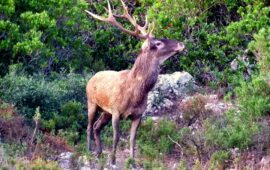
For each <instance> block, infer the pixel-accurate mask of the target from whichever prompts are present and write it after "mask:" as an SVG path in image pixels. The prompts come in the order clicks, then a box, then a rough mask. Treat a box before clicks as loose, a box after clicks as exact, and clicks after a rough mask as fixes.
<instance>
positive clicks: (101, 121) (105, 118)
mask: <svg viewBox="0 0 270 170" xmlns="http://www.w3.org/2000/svg"><path fill="white" fill-rule="evenodd" d="M111 119H112V115H111V114H109V113H107V112H102V113H101V116H100V117H99V118H98V120H97V121H96V122H95V124H94V137H95V142H96V150H97V155H98V156H100V154H101V153H102V143H101V139H100V132H101V130H102V129H103V127H104V126H106V125H107V124H108V122H109V121H110V120H111Z"/></svg>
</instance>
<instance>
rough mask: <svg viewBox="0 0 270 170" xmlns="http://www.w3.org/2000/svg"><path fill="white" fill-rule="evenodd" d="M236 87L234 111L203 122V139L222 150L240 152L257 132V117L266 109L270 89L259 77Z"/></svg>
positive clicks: (267, 110)
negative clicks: (236, 148) (204, 129)
mask: <svg viewBox="0 0 270 170" xmlns="http://www.w3.org/2000/svg"><path fill="white" fill-rule="evenodd" d="M240 84H241V86H239V87H237V88H236V96H237V102H238V104H239V107H238V108H237V110H230V111H228V112H226V113H224V117H221V118H220V117H219V118H212V119H211V118H210V119H208V120H207V121H205V128H206V133H205V135H206V138H207V139H208V141H210V142H211V143H213V144H215V145H218V146H221V147H223V148H232V147H238V148H240V149H244V148H247V147H248V146H250V145H251V144H252V136H253V135H255V134H256V133H257V132H258V131H259V123H258V120H259V118H260V117H262V116H264V115H266V114H268V113H269V110H270V87H269V85H268V84H266V82H265V81H264V79H263V78H262V77H261V76H257V77H255V76H254V77H253V78H252V80H251V82H241V83H240Z"/></svg>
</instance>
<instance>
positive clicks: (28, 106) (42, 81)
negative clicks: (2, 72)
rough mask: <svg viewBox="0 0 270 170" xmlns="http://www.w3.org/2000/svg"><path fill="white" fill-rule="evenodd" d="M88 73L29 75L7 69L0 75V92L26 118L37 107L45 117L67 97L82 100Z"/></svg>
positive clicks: (62, 103) (56, 110) (83, 101)
mask: <svg viewBox="0 0 270 170" xmlns="http://www.w3.org/2000/svg"><path fill="white" fill-rule="evenodd" d="M88 78H89V76H82V75H79V74H74V73H70V74H67V75H64V74H54V75H51V76H45V75H42V74H37V75H33V76H29V75H26V74H24V73H20V74H19V73H16V69H14V68H12V69H11V72H10V73H9V74H8V75H6V76H5V77H3V78H0V95H1V97H2V99H3V100H5V101H7V102H9V103H12V104H14V105H15V106H16V108H17V109H18V111H19V113H20V114H22V115H24V116H25V117H26V118H28V119H30V118H32V117H33V115H34V113H35V109H36V108H37V107H40V110H41V113H42V118H43V119H45V120H49V119H50V118H52V116H53V113H55V112H56V113H58V112H59V111H60V110H61V106H62V105H64V104H65V103H66V102H68V101H70V100H76V101H78V102H80V103H85V102H86V96H85V86H86V82H87V80H88Z"/></svg>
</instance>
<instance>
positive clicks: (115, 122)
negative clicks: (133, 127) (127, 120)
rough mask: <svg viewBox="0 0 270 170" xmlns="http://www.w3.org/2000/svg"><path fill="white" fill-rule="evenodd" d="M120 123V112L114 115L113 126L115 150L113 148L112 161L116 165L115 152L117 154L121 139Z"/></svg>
mask: <svg viewBox="0 0 270 170" xmlns="http://www.w3.org/2000/svg"><path fill="white" fill-rule="evenodd" d="M119 123H120V117H119V115H118V114H115V115H112V127H113V150H112V156H111V163H112V165H115V154H116V148H117V144H118V141H119V137H120V134H119Z"/></svg>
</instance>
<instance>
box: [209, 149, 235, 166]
mask: <svg viewBox="0 0 270 170" xmlns="http://www.w3.org/2000/svg"><path fill="white" fill-rule="evenodd" d="M229 158H230V153H229V152H227V151H217V152H215V153H213V154H212V156H211V160H210V169H211V170H215V169H224V168H225V167H224V166H225V163H226V161H227V160H228V159H229Z"/></svg>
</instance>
